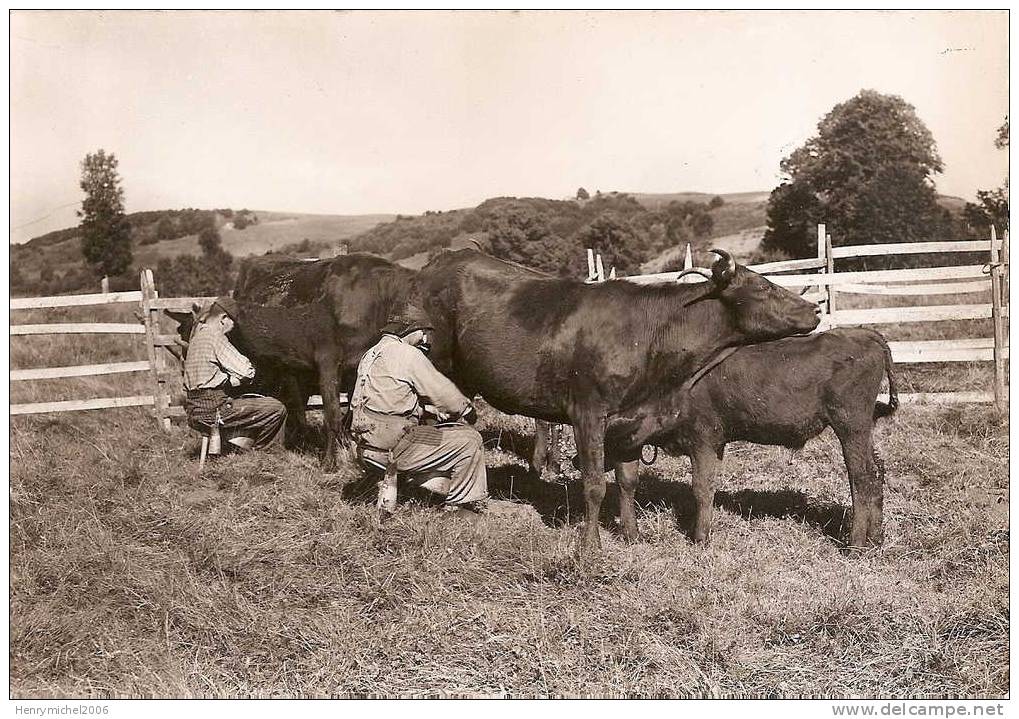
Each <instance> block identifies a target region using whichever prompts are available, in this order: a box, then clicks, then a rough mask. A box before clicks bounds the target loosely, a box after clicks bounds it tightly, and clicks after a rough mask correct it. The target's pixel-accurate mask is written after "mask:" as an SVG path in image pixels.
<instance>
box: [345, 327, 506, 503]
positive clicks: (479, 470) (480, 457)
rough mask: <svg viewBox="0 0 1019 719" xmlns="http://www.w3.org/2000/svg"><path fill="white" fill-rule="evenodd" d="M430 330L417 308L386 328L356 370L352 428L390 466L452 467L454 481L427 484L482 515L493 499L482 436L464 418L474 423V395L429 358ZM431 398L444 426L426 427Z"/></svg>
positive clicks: (402, 469)
mask: <svg viewBox="0 0 1019 719" xmlns="http://www.w3.org/2000/svg"><path fill="white" fill-rule="evenodd" d="M431 329H432V327H431V325H430V324H428V321H427V320H424V319H421V315H420V313H417V312H414V311H411V312H409V313H405V314H402V315H401V316H398V317H395V318H393V319H391V320H390V322H389V323H388V324H386V326H385V327H383V328H382V339H380V340H379V342H378V344H376V345H375V346H374V347H372V348H371V349H369V350H368V351H367V352H366V353H365V355H364V357H363V358H362V359H361V362H360V364H358V367H357V381H356V383H355V385H354V393H353V395H352V397H351V401H350V411H351V432H352V433H353V435H354V439H355V440H356V441H357V443H358V444H359V445H360V447H361V449H362V450H363V451H364V452H365V453H366V455H367V456H369V457H372V458H376V459H381V460H382V462H383V463H384V464H387V463H388V462H389V461H392V462H395V464H396V469H397V471H398V472H408V473H415V474H427V473H435V472H445V471H448V472H449V473H450V480H449V481H448V483H447V482H441V483H439V482H435V481H429V482H426V483H424V484H423V485H422V486H424V487H425V488H426V489H429V490H431V491H438V492H440V493H444V494H445V508H446V509H447V510H451V511H452V510H460V511H461V513H463V512H478V511H481V510H483V508H484V503H485V500H487V498H488V476H487V474H486V472H485V453H484V450H483V449H482V446H481V435H480V434H478V432H477V430H475V429H474V428H473V427H470V426H469V425H467V424H465V423H464V422H472V423H473V421H475V420H476V419H477V414H476V413H475V411H474V407H473V406H472V405H471V402H470V400H469V399H467V397H465V396H464V395H463V394H462V393H461V392H460V390H458V389H457V388H456V385H454V384H453V383H452V382H451V381H450V380H449V379H447V378H446V377H445V376H444V375H443V374H442V373H441V372H439V371H438V370H437V369H435V367H434V366H433V365H432V363H431V362H429V361H428V358H427V357H426V356H425V352H426V351H427V349H428V331H429V330H431ZM426 400H427V402H428V404H429V405H431V406H433V407H434V408H435V410H434V412H435V414H436V416H437V417H438V418H439V420H440V424H439V425H434V426H433V425H423V424H421V419H422V415H423V413H424V404H425V401H426ZM448 420H458V421H456V422H453V423H450V422H448ZM446 486H448V489H445V487H446ZM444 490H445V491H444Z"/></svg>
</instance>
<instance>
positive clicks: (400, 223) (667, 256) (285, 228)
mask: <svg viewBox="0 0 1019 719" xmlns="http://www.w3.org/2000/svg"><path fill="white" fill-rule="evenodd" d="M769 194H770V193H768V192H737V193H727V194H720V195H715V194H712V193H705V192H675V193H640V192H637V193H609V195H608V196H607V197H609V196H617V197H626V196H627V195H629V197H631V198H633V199H634V200H636V201H637V202H638V203H639V204H640V205H641V206H643V208H645V209H646V210H647V211H648V212H650V213H660V212H663V211H665V210H666V209H667V208H668V207H669V205H670V203H697V204H700V205H707V204H708V203H709V202H711V201H712V200H713V199H714V198H715V197H719V198H721V200H722V204H721V205H717V202H716V206H715V207H713V208H712V209H711V210H710V215H711V219H712V221H713V222H712V226H711V229H710V230H709V231H708V232H707V234H706V235H704V236H703V237H701V238H700V239H699V240H698V245H703V246H699V247H695V249H700V250H701V251H705V250H706V249H707V248H708V246H719V247H724V248H726V249H728V250H730V251H731V252H733V254H735V255H736V256H737V257H738V258H740V259H745V258H747V257H748V256H749V255H750V254H751V253H753V252H754V250H755V249H756V248H757V246H758V244H759V242H760V239H761V237H762V236H763V235H764V231H765V223H766V209H767V202H768V196H769ZM533 199H534V200H536V201H540V198H533ZM491 202H492V201H491V200H489V201H486V203H482V205H479V207H478V208H470V209H461V210H453V211H449V212H433V213H427V215H422V216H416V217H415V216H398V215H385V214H376V215H325V214H307V213H286V212H275V211H264V210H260V211H255V212H254V214H255V215H257V217H258V221H257V222H256V223H254V224H250V225H248V226H247V227H244V228H243V229H236V228H235V227H234V225H233V222H232V221H231V219H230V216H229V212H230V211H222V212H225V213H227V214H225V215H217V216H216V224H217V227H218V229H219V232H220V235H221V237H222V244H223V248H224V249H225V250H226V251H228V252H230V253H231V254H232V255H234V256H235V257H245V256H248V255H262V254H265V253H266V252H269V251H279V250H281V249H283V248H287V247H290V248H291V249H293V247H294V246H296V245H298V244H299V243H305V241H307V242H306V243H305V244H306V245H308V246H310V247H311V248H312V254H321V255H329V254H332V253H333V252H334V251H335V249H338V248H339V246H340V245H341V244H348V245H349V247H350V249H352V250H355V251H356V250H365V251H376V252H382V253H384V254H385V255H386V256H392V257H393V258H395V259H396V260H397V261H399V262H400V263H401V264H406V265H408V266H411V267H415V268H417V267H420V266H422V265H423V264H424V263H425V262H427V260H428V257H429V255H430V253H431V252H432V251H434V250H435V249H436V248H437V247H443V246H454V247H459V246H463V243H464V240H465V237H467V236H476V235H475V234H474V233H476V232H477V230H478V229H480V227H474V226H473V225H472V223H471V222H470V221H468V222H466V223H465V222H464V218H465V217H467V216H470V215H472V214H474V213H476V211H477V210H479V209H483V208H484V207H485V206H486V205H487V204H489V203H491ZM549 202H559V201H549ZM589 202H594V200H591V201H589ZM940 202H941V204H942V205H943V206H944V207H946V208H948V209H949V210H951V211H953V212H959V211H960V210H961V208H962V207H963V206H964V205H965V200H963V199H961V198H958V197H952V196H947V195H942V196H941V198H940ZM561 204H562V205H563V206H566V205H570V206H573V205H574V203H572V202H565V203H561ZM585 204H586V203H580V205H581V207H583V206H584V205H585ZM159 214H161V213H159V212H149V213H135V214H133V215H129V218H134V219H133V220H132V221H133V223H136V224H141V225H142V226H143V227H144V226H145V225H144V223H145V222H146V221H148V219H147V218H148V216H158V215H159ZM475 224H476V223H475ZM154 226H155V221H152V224H151V225H149V227H154ZM394 233H395V234H397V235H399V236H400V237H401V238H402V239H403V240H404V244H403V246H400V247H392V248H384V249H379V248H378V247H377V245H379V242H378V239H379V238H380V237H385V236H386V235H393V234H394ZM447 235H448V237H447ZM79 240H80V238H79V236H78V234H77V232H76V230H75V228H68V229H65V230H59V231H56V232H50V233H47V234H46V235H42V236H40V237H36V238H33V239H32V240H30V241H29V242H26V243H24V244H22V245H11V248H10V249H11V255H10V258H11V259H10V261H11V274H12V278H14V277H15V276H16V275H17V276H20V280H21V282H23V283H24V286H25V287H26V288H27V290H28V293H29V294H32V293H33V292H32V290H33V288H37V287H38V285H39V283H40V277H41V276H46V277H56V278H57V279H58V281H59V279H60V278H62V277H66V278H68V282H67V283H66V284H73V278H74V277H75V274H76V273H77V274H81V273H82V259H81V252H80V248H79ZM334 248H335V249H334ZM394 250H395V251H394ZM684 250H685V243H679V244H677V246H675V247H666V248H665V249H664V250H661V251H660V252H657V254H655V255H654V256H652V257H651V258H650V259H647V260H646V261H644V262H643V263H642V264H641V265H640V271H641V272H660V271H663V270H666V269H672V268H675V267H677V266H678V265H679V264H680V263H681V262H682V257H683V252H684ZM200 254H201V250H200V248H199V245H198V236H197V234H187V235H184V236H182V237H177V238H174V239H163V240H161V241H158V242H154V243H151V244H137V245H136V246H135V248H134V258H135V265H136V266H139V267H141V266H148V267H154V266H155V265H156V264H157V263H158V261H159V260H160V259H162V258H165V257H175V256H178V255H194V256H198V255H200ZM573 254H577V257H576V267H577V268H578V269H577V271H578V272H583V267H584V259H583V255H582V251H578V252H577V253H574V252H572V251H571V252H570V256H569V257H568V258H567V257H563V258H562V261H564V262H569V263H570V264H571V267H572V262H573ZM89 282H90V283H91V280H89ZM16 284H18V283H17V282H15V281H14V280H13V279H12V285H16ZM15 291H17V290H15ZM60 291H84V290H81V289H76V288H70V287H68V288H67V289H66V290H64V289H61V290H60ZM35 293H38V292H35Z"/></svg>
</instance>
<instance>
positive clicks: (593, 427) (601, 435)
mask: <svg viewBox="0 0 1019 719" xmlns="http://www.w3.org/2000/svg"><path fill="white" fill-rule="evenodd" d="M573 433H574V436H575V437H576V440H577V454H578V455H579V457H580V470H581V475H582V477H583V480H584V505H585V517H586V521H585V524H584V534H583V540H582V544H581V548H582V550H583V552H584V553H588V554H591V553H595V552H598V551H600V550H601V537H600V535H599V532H598V516H599V514H600V513H601V503H602V500H603V499H604V498H605V466H604V462H605V447H604V442H605V417H604V416H598V415H593V414H592V415H591V416H587V417H581V418H580V419H577V420H574V423H573Z"/></svg>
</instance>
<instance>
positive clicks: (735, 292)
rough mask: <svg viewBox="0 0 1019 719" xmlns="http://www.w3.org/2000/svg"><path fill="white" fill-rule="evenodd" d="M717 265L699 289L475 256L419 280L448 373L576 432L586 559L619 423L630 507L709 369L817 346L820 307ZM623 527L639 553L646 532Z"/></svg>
mask: <svg viewBox="0 0 1019 719" xmlns="http://www.w3.org/2000/svg"><path fill="white" fill-rule="evenodd" d="M715 252H716V254H718V255H719V258H718V260H717V261H716V262H715V263H714V265H713V266H712V268H711V272H710V273H707V272H705V271H703V270H690V271H688V272H694V273H697V274H702V275H703V276H704V277H705V278H706V279H708V280H709V281H708V282H707V283H700V284H696V285H690V284H681V283H678V282H677V283H668V284H656V285H638V284H635V283H631V282H626V281H624V280H614V281H613V280H610V281H608V282H604V283H598V284H594V285H591V284H585V283H583V282H580V281H577V280H570V279H562V278H552V277H548V276H546V275H543V274H541V273H537V272H535V271H533V270H530V269H528V268H525V267H521V266H520V265H516V264H514V263H511V262H506V261H502V260H498V259H496V258H494V257H490V256H488V255H485V254H483V253H481V252H478V251H475V250H470V249H464V250H458V251H455V252H445V253H441V254H439V255H436V256H435V257H434V258H432V260H431V261H430V262H429V263H428V264H427V265H426V266H425V267H424V268H423V269H422V270H421V272H420V273H419V276H418V283H417V290H416V293H415V302H416V303H417V304H418V305H419V306H421V307H423V308H424V310H425V311H426V312H427V313H428V315H429V317H430V318H431V320H432V323H433V324H434V325H435V330H436V331H435V337H434V338H433V340H434V346H433V361H435V362H436V365H437V366H438V367H439V368H440V369H441V370H443V371H446V372H447V373H448V374H450V376H451V377H452V378H453V380H454V381H455V382H457V384H458V385H459V386H460V387H461V389H463V390H464V391H465V393H467V394H480V395H481V396H483V397H484V398H485V400H486V401H487V402H488V403H489V404H491V405H493V406H494V407H495V408H496V409H498V410H500V411H503V412H506V413H509V414H523V415H527V416H530V417H534V418H536V419H540V420H545V421H548V422H559V423H569V424H571V425H573V429H574V436H575V438H576V442H577V448H578V451H579V456H580V464H581V470H582V474H583V479H584V495H585V511H586V523H585V528H584V533H583V535H582V545H583V548H584V550H585V551H597V550H599V549H600V547H601V539H600V536H599V531H598V512H599V509H600V506H601V502H602V499H603V497H604V495H605V479H604V476H603V474H602V465H603V461H604V440H605V431H606V428H607V427H608V426H609V424H610V423H614V424H616V425H617V426H619V427H621V428H623V430H622V431H619V432H617V433H616V434H615V435H614V440H615V443H616V445H615V446H616V451H617V455H616V456H615V457H614V460H615V461H616V462H617V464H618V466H617V476H620V475H621V476H622V477H623V479H624V481H623V482H621V483H620V488H621V492H622V493H623V495H624V496H626V495H628V496H629V497H630V498H631V499H632V494H633V492H634V489H635V487H636V474H637V473H636V463H637V461H638V459H639V456H640V448H641V446H642V445H643V444H644V443H645V442H646V440H647V438H648V437H650V436H652V435H654V434H655V433H657V432H662V431H665V430H667V429H668V428H669V426H670V423H672V422H674V421H675V419H674V418H675V417H676V416H677V415H678V414H682V411H683V409H684V407H683V405H684V403H685V402H686V401H688V396H687V395H689V388H688V387H685V385H686V384H688V382H689V380H690V379H691V377H693V376H694V375H695V373H696V372H697V371H698V370H699V369H703V368H704V367H707V366H710V364H711V363H712V362H713V361H716V357H717V355H718V354H719V353H720V351H721V350H722V349H724V348H726V347H730V346H738V345H743V344H750V343H753V342H763V341H767V340H772V339H778V338H780V337H785V336H789V335H794V334H805V333H808V332H810V331H811V330H813V329H814V328H815V327H816V326H817V324H818V322H819V320H820V309H819V308H818V307H817V306H816V305H815V304H813V303H810V302H807V301H806V300H804V299H802V298H801V297H799V296H798V295H796V294H794V293H792V292H789V291H788V290H785V289H783V288H781V287H779V286H777V285H775V284H773V283H772V282H770V281H768V280H767V279H765V278H764V277H762V276H761V275H758V274H757V273H755V272H753V271H751V270H749V269H747V268H746V267H743V266H741V265H738V264H736V263H735V262H734V261H733V259H732V257H731V256H730V255H729V254H728V253H726V252H725V251H723V250H715ZM681 274H683V273H681ZM620 421H621V422H622V424H619V423H620ZM625 465H632V466H631V467H630V468H627V467H625ZM623 526H624V535H625V536H626V538H627V539H628V540H631V541H632V540H636V538H637V528H636V521H635V520H633V519H632V517H631V518H630V521H626V518H625V517H624V525H623Z"/></svg>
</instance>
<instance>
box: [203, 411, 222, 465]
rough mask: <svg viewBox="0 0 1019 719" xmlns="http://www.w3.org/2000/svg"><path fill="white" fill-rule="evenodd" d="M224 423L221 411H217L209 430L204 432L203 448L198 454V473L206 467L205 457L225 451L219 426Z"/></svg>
mask: <svg viewBox="0 0 1019 719" xmlns="http://www.w3.org/2000/svg"><path fill="white" fill-rule="evenodd" d="M222 423H223V420H222V419H220V416H219V412H218V411H217V412H216V419H215V420H214V421H213V422H212V424H211V425H210V427H209V431H208V432H202V449H201V451H200V452H199V454H198V473H199V474H201V473H202V471H203V470H204V469H205V458H206V457H207V456H209V455H212V456H214V457H215V456H218V455H219V454H221V453H222V452H223V445H222V442H221V440H220V436H219V426H220V425H221V424H222Z"/></svg>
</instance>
